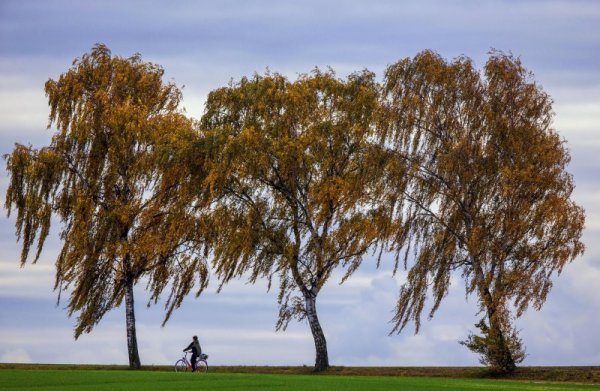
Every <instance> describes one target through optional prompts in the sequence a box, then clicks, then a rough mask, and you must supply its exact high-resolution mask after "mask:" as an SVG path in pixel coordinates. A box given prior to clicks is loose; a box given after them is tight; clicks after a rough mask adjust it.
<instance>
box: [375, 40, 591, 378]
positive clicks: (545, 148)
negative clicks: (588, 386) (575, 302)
mask: <svg viewBox="0 0 600 391" xmlns="http://www.w3.org/2000/svg"><path fill="white" fill-rule="evenodd" d="M385 98H386V108H387V110H388V116H389V118H391V121H388V122H387V123H386V127H385V128H384V129H383V130H384V131H385V134H386V135H387V136H389V137H390V140H391V142H392V143H393V145H394V147H395V149H396V151H397V152H398V158H399V159H401V160H404V161H406V162H407V163H408V164H411V165H412V167H413V169H412V170H411V173H410V175H411V186H410V189H409V191H408V192H406V193H405V196H406V197H407V198H408V200H409V201H410V203H409V205H410V206H409V207H408V209H405V210H402V211H401V217H402V218H403V219H406V218H407V217H406V216H409V218H410V221H411V223H410V231H411V233H410V235H409V236H408V239H407V240H408V242H399V243H398V245H399V246H408V247H410V246H411V245H412V247H413V248H414V250H415V252H416V259H415V261H414V264H413V265H412V266H411V267H410V270H409V273H408V280H407V282H406V284H405V285H404V286H403V288H402V291H401V292H400V298H399V301H398V307H397V311H396V316H395V318H394V319H395V322H396V327H395V330H396V331H400V330H402V328H404V327H405V325H406V324H407V323H408V322H409V321H411V320H414V321H415V322H416V327H417V330H418V328H419V325H420V323H419V320H420V315H421V312H422V311H423V309H424V307H425V301H426V298H427V296H428V291H429V290H430V287H431V291H432V294H433V306H432V309H431V311H430V313H429V315H430V316H433V315H434V313H435V311H436V310H437V309H438V307H439V305H440V303H441V301H442V300H443V298H444V297H445V296H446V295H447V293H448V288H449V286H450V282H451V278H450V277H451V275H452V274H453V272H458V273H460V275H461V276H462V278H463V279H464V282H465V288H466V294H467V295H470V294H475V295H476V296H477V298H478V301H479V305H480V308H481V311H482V312H483V313H484V319H483V320H482V321H481V322H480V323H479V325H478V327H479V328H480V329H481V330H482V332H483V336H475V335H472V336H471V337H469V339H468V340H467V341H465V344H466V345H467V346H468V347H470V348H471V349H473V350H474V351H476V352H478V353H481V354H482V362H484V363H485V364H489V365H491V366H492V367H493V368H494V369H497V370H500V371H502V372H510V371H512V370H513V369H514V366H515V364H516V363H518V362H519V361H520V360H522V359H523V358H524V352H523V350H522V346H521V341H520V340H519V339H518V337H517V332H516V330H514V329H513V328H512V326H511V313H514V315H516V316H520V315H522V314H523V313H524V311H525V310H526V309H527V308H528V307H529V306H533V307H534V308H536V309H540V308H541V306H542V305H543V303H544V301H545V300H546V297H547V295H548V292H549V291H550V288H551V286H552V277H553V276H554V275H556V274H559V273H560V272H561V271H562V269H563V267H564V266H565V265H566V264H567V263H568V262H570V261H572V260H573V259H574V258H575V257H577V256H578V255H580V254H581V253H582V252H583V250H584V246H583V244H582V243H581V241H580V238H581V234H582V230H583V226H584V212H583V210H582V209H581V208H580V207H579V206H577V205H576V204H575V203H574V202H573V201H572V200H571V199H570V196H571V193H572V191H573V178H572V176H571V175H570V174H569V173H567V171H566V166H567V164H568V162H569V160H570V157H569V153H568V150H567V148H566V146H565V142H564V140H562V139H561V138H560V136H559V135H558V134H557V133H556V131H555V130H554V129H553V128H552V118H553V113H552V100H551V98H550V97H549V96H548V95H547V94H546V93H545V92H544V91H543V90H542V89H541V88H540V87H539V86H538V85H537V84H536V83H535V82H534V81H533V78H532V76H531V75H530V74H529V73H528V72H527V70H526V69H525V68H524V67H523V66H522V64H521V62H520V61H519V59H517V58H514V57H512V56H510V55H505V54H502V53H499V52H493V53H492V54H491V56H490V58H489V60H488V62H487V63H486V65H485V68H484V71H483V74H482V75H480V73H479V72H478V71H477V70H476V69H474V67H473V65H472V63H471V60H470V59H468V58H458V59H456V60H454V61H452V62H447V61H445V60H444V59H442V58H441V57H440V56H439V55H437V54H435V53H433V52H429V51H425V52H423V53H421V54H419V55H417V56H416V57H415V58H414V59H405V60H402V61H400V62H398V63H396V64H393V65H392V66H390V67H389V68H388V70H387V73H386V80H385ZM401 175H405V172H403V173H401ZM405 248H407V247H405Z"/></svg>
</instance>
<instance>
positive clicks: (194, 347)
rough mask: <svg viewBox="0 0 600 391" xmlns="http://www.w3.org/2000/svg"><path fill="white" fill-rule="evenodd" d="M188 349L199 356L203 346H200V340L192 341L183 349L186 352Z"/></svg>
mask: <svg viewBox="0 0 600 391" xmlns="http://www.w3.org/2000/svg"><path fill="white" fill-rule="evenodd" d="M187 350H191V351H192V354H195V355H196V356H199V355H200V353H202V348H201V347H200V342H198V341H192V343H191V344H189V345H188V347H187V348H185V349H183V351H184V352H185V351H187Z"/></svg>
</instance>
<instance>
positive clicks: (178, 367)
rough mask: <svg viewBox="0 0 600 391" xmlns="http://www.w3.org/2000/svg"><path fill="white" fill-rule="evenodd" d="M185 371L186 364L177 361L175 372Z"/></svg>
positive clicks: (181, 360) (180, 360)
mask: <svg viewBox="0 0 600 391" xmlns="http://www.w3.org/2000/svg"><path fill="white" fill-rule="evenodd" d="M187 369H188V368H187V364H186V362H185V361H183V359H179V360H177V362H176V363H175V372H185V371H187Z"/></svg>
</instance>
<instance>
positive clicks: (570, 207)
mask: <svg viewBox="0 0 600 391" xmlns="http://www.w3.org/2000/svg"><path fill="white" fill-rule="evenodd" d="M163 73H164V71H163V69H162V68H161V67H160V66H158V65H156V64H152V63H145V62H143V61H142V59H141V57H140V55H137V54H136V55H134V56H132V57H130V58H122V57H117V56H112V55H111V52H110V50H109V49H108V48H107V47H106V46H104V45H102V44H98V45H96V46H95V47H94V48H93V49H92V51H91V52H90V53H87V54H84V55H83V56H82V57H81V58H80V59H76V60H75V61H74V63H73V66H72V67H71V68H70V69H69V70H68V71H67V72H66V73H64V74H62V75H61V76H60V77H59V79H58V80H52V79H50V80H48V82H47V83H46V86H45V91H46V95H47V97H48V103H49V106H50V116H49V124H48V128H53V130H54V133H53V137H52V141H51V143H50V145H48V146H46V147H42V148H39V149H36V148H33V147H32V146H27V145H21V144H16V145H15V148H14V150H13V151H12V152H11V153H9V154H7V155H5V159H6V162H7V171H8V173H9V175H10V184H9V187H8V190H7V193H6V203H5V206H6V208H7V210H8V213H9V214H10V213H11V211H12V210H14V211H15V212H16V232H17V237H18V239H19V240H21V242H22V254H21V264H25V263H26V262H27V259H28V258H29V254H30V250H31V248H32V246H35V250H34V252H35V255H34V256H33V263H35V262H36V261H37V260H38V258H39V256H40V252H41V250H42V248H43V246H44V242H45V239H46V238H47V236H48V234H49V232H50V224H51V222H52V220H53V218H55V219H57V220H58V222H60V225H61V228H60V239H61V241H62V249H61V251H60V253H59V256H58V258H57V260H56V284H55V290H56V291H58V295H59V298H60V295H61V293H62V292H65V293H68V294H69V295H70V296H69V299H68V306H67V308H68V310H69V315H73V314H75V315H77V322H76V327H75V338H77V337H79V336H80V335H81V333H84V332H90V331H91V330H92V329H93V327H94V326H95V325H96V324H97V323H98V322H99V321H100V320H101V319H102V317H103V316H104V314H105V313H106V312H107V311H109V310H111V309H113V308H115V307H118V306H120V305H121V304H122V302H123V300H125V310H126V311H125V312H126V328H127V343H128V352H129V364H130V367H131V368H139V367H140V358H139V354H138V350H137V338H136V330H135V311H134V296H133V287H134V286H135V285H136V284H137V283H138V282H140V281H143V282H144V283H146V284H147V285H146V289H147V290H149V291H150V293H151V301H152V302H154V303H157V302H158V301H159V300H160V298H161V295H162V294H163V293H164V291H165V290H167V298H166V300H165V310H166V311H165V319H164V322H163V324H164V323H165V322H166V321H167V320H168V319H169V317H170V315H171V313H172V311H173V310H174V309H176V308H178V307H179V306H180V305H181V303H182V300H183V299H184V297H186V296H187V295H188V294H189V293H190V292H192V290H194V291H195V294H196V296H199V295H200V294H201V293H202V291H203V290H204V289H205V288H206V287H207V285H208V282H209V276H210V274H211V273H212V274H213V275H214V276H215V278H216V279H217V280H218V286H219V289H221V288H222V287H223V286H224V285H225V284H227V283H228V282H229V281H231V280H233V279H238V278H245V279H248V281H249V282H250V283H254V282H256V281H258V280H259V279H266V280H268V283H269V287H270V286H271V283H272V282H275V283H276V284H278V285H279V295H278V304H279V308H280V310H279V319H278V321H277V324H276V328H277V329H278V330H279V329H283V330H285V328H286V327H287V325H288V323H289V321H290V320H292V319H297V320H307V321H308V324H309V326H310V330H311V333H312V336H313V339H314V343H315V351H316V359H315V370H316V371H322V370H325V369H327V368H328V367H329V359H328V351H327V342H326V338H325V333H324V332H323V329H322V327H321V324H320V322H319V318H318V313H317V297H318V294H319V292H320V290H321V288H322V287H323V286H324V285H325V284H326V283H327V282H328V280H329V279H330V277H331V275H332V272H333V271H334V270H335V269H338V268H339V269H342V270H343V271H344V274H343V278H342V280H341V282H344V281H345V280H346V279H348V278H350V277H351V276H352V274H353V273H354V272H355V271H356V270H357V269H358V268H359V267H360V266H361V264H362V263H363V261H364V260H365V259H367V260H371V259H373V258H372V254H375V255H376V257H375V259H376V260H375V261H376V262H377V265H378V266H379V263H380V261H381V260H382V259H387V258H391V259H392V260H393V262H394V263H395V267H394V274H395V273H396V272H397V271H398V270H400V269H403V270H407V280H406V283H405V284H404V285H403V286H402V288H401V291H400V293H399V297H398V302H397V307H396V312H395V316H394V318H393V324H394V326H393V329H392V332H400V331H402V330H403V329H404V328H405V326H406V325H407V324H408V323H410V322H414V324H415V326H416V331H417V332H418V331H419V328H420V325H421V315H422V312H423V310H424V309H425V308H426V306H427V305H429V304H430V305H431V307H430V308H429V309H428V315H429V317H433V316H434V314H435V312H436V311H437V309H438V308H439V306H440V305H441V303H442V301H443V299H444V297H445V296H446V295H447V293H448V290H449V287H450V282H451V276H458V277H460V278H462V280H463V282H464V284H465V290H466V295H467V296H469V295H475V297H477V300H478V303H479V307H480V314H481V316H482V318H481V320H480V321H479V322H478V323H477V325H476V326H477V328H478V329H479V334H471V335H469V336H467V338H466V340H464V341H462V342H461V343H462V344H463V345H465V346H466V347H468V348H469V349H471V350H472V351H474V352H476V353H478V354H479V355H480V358H481V362H482V363H483V364H485V365H488V366H489V367H490V368H492V369H493V370H495V371H498V372H501V373H509V372H512V371H513V370H514V369H515V367H516V365H517V364H518V363H520V362H521V361H522V360H523V359H524V357H525V351H524V346H523V343H522V341H521V339H520V338H519V336H518V331H517V330H516V329H515V327H514V325H513V321H514V318H515V317H518V316H521V315H522V314H523V313H524V312H525V311H526V309H527V308H528V307H529V306H533V307H534V308H535V309H540V308H541V306H542V305H543V303H544V302H545V300H546V297H547V295H548V292H549V291H550V288H551V286H552V279H553V277H554V276H555V275H557V274H559V273H560V272H561V271H562V269H563V267H564V266H565V265H566V264H567V263H569V262H571V261H572V260H574V259H575V258H576V257H577V256H579V255H581V254H582V253H583V251H584V246H583V244H582V243H581V241H580V238H581V234H582V230H583V227H584V220H585V215H584V211H583V210H582V208H581V207H579V206H578V205H576V204H575V203H574V202H573V201H572V200H571V193H572V191H573V187H574V185H573V178H572V176H571V175H570V174H569V173H568V172H567V171H566V167H567V164H568V162H569V159H570V156H569V152H568V150H567V147H566V142H565V141H564V140H563V139H562V138H561V137H560V136H559V135H558V133H557V132H556V131H555V130H554V129H553V128H552V119H553V112H552V100H551V98H550V97H549V96H548V95H547V94H546V93H545V92H544V91H543V90H542V88H541V87H540V86H539V85H538V84H536V83H535V81H534V80H533V77H532V75H531V74H530V73H529V72H528V71H527V70H526V69H525V68H524V67H523V65H522V64H521V62H520V60H519V59H518V58H515V57H513V56H512V55H506V54H504V53H500V52H492V53H490V57H489V59H488V61H487V63H486V65H485V67H484V69H483V71H481V72H480V71H478V70H477V69H476V68H475V67H474V66H473V64H472V61H471V60H470V59H469V58H466V57H460V58H457V59H455V60H453V61H447V60H444V59H443V58H442V57H440V56H439V55H437V54H436V53H434V52H431V51H424V52H422V53H419V54H418V55H417V56H415V57H414V58H412V59H411V58H406V59H403V60H401V61H399V62H397V63H395V64H392V65H391V66H389V67H388V68H387V70H386V72H385V77H384V79H383V82H381V83H379V82H377V81H376V79H375V75H374V74H373V73H371V72H369V71H362V72H357V73H353V74H351V75H350V76H348V77H346V78H338V77H337V76H336V75H335V73H334V72H333V71H332V70H328V71H322V70H319V69H315V70H314V71H312V72H310V73H308V74H304V75H300V76H299V77H298V78H297V79H296V80H295V81H291V80H289V79H288V78H286V77H285V76H283V75H281V74H278V73H270V72H267V73H265V74H262V75H260V74H255V75H253V76H250V77H243V78H242V79H240V80H238V81H232V82H231V83H230V84H229V85H228V86H226V87H222V88H219V89H217V90H214V91H212V92H211V93H210V94H209V95H208V99H207V102H206V107H205V111H204V115H203V116H202V118H201V119H200V120H198V121H194V120H192V119H190V118H188V117H186V116H185V114H184V112H183V110H182V109H181V108H180V101H181V92H180V90H179V88H178V87H177V86H176V85H174V84H173V83H166V84H165V83H164V82H163V80H162V77H163ZM148 304H150V303H148ZM382 321H386V320H385V319H382Z"/></svg>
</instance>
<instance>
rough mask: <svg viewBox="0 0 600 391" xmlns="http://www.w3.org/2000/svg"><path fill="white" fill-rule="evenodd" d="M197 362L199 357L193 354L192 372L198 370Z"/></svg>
mask: <svg viewBox="0 0 600 391" xmlns="http://www.w3.org/2000/svg"><path fill="white" fill-rule="evenodd" d="M196 360H198V356H197V355H196V354H195V353H192V359H191V361H192V372H194V371H195V370H196Z"/></svg>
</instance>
